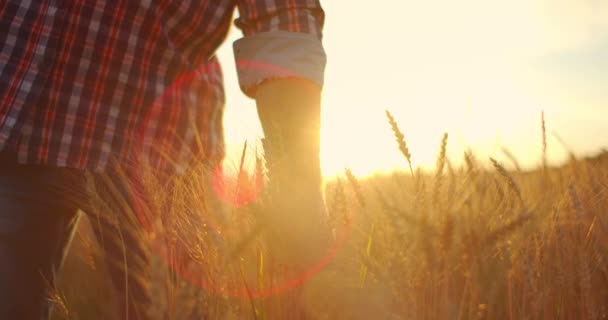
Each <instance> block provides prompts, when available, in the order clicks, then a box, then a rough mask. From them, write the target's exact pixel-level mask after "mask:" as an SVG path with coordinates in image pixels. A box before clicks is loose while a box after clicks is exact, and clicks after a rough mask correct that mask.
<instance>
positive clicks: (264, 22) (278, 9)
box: [234, 0, 326, 97]
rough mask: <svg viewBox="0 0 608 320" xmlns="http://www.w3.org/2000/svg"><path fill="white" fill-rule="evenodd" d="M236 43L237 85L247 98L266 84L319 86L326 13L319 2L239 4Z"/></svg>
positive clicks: (251, 0) (259, 0) (251, 1)
mask: <svg viewBox="0 0 608 320" xmlns="http://www.w3.org/2000/svg"><path fill="white" fill-rule="evenodd" d="M237 4H238V8H239V14H240V17H239V18H238V19H237V20H236V25H237V27H239V28H240V29H241V30H242V31H243V34H244V37H243V38H241V39H239V40H237V41H236V42H235V43H234V55H235V59H236V66H237V72H238V76H239V85H240V87H241V90H242V91H243V92H244V93H245V94H246V95H248V96H249V97H255V89H256V88H257V86H258V85H259V84H261V83H262V82H264V81H266V80H269V79H277V78H291V77H298V78H303V79H307V80H310V81H312V82H314V83H316V84H317V85H318V86H320V87H322V86H323V78H324V71H325V64H326V55H325V51H324V49H323V45H322V42H321V40H322V37H323V33H322V30H323V23H324V18H325V13H324V11H323V9H322V8H321V5H320V3H319V1H317V0H238V2H237Z"/></svg>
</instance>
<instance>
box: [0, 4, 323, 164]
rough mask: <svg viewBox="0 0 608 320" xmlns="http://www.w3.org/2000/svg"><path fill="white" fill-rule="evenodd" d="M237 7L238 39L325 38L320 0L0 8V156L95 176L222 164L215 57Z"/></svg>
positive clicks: (220, 102)
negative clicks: (133, 163)
mask: <svg viewBox="0 0 608 320" xmlns="http://www.w3.org/2000/svg"><path fill="white" fill-rule="evenodd" d="M235 8H238V9H239V12H240V18H239V19H237V21H236V25H237V26H238V27H239V28H240V29H242V31H243V33H244V34H245V36H248V35H253V34H256V33H260V32H268V31H290V32H302V33H309V34H313V35H315V36H317V38H319V39H320V38H321V28H322V25H323V11H322V9H321V7H320V5H319V2H318V1H317V0H139V1H136V0H3V1H0V30H2V31H1V32H0V150H2V149H5V148H8V149H10V150H14V151H15V152H17V153H18V159H19V162H21V163H31V164H48V165H54V166H61V167H74V168H81V169H92V170H95V171H103V170H104V169H106V168H107V166H108V165H109V164H110V163H112V161H118V162H119V163H125V162H127V161H128V160H129V159H132V157H133V156H134V153H135V152H137V153H138V154H139V152H138V151H140V150H144V151H147V152H149V153H146V154H148V155H149V156H151V157H160V158H164V157H167V156H168V155H169V157H170V158H171V163H174V164H175V163H177V164H179V163H183V162H184V161H187V160H188V159H189V158H190V157H191V156H192V155H197V156H203V157H204V158H205V159H221V157H223V149H224V148H223V134H222V131H223V129H222V112H223V104H224V93H223V89H222V74H221V70H220V67H219V65H218V62H217V60H216V58H215V57H214V52H215V50H216V49H217V48H218V46H219V45H220V44H221V43H222V42H223V41H224V39H225V37H226V34H227V32H228V30H229V27H230V24H231V22H232V14H233V11H234V10H235ZM140 147H141V148H140Z"/></svg>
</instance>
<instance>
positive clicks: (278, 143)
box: [255, 78, 331, 268]
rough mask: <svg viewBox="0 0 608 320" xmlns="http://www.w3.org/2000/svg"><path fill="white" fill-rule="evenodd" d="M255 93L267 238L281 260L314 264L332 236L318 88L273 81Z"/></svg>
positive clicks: (304, 83)
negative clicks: (264, 171)
mask: <svg viewBox="0 0 608 320" xmlns="http://www.w3.org/2000/svg"><path fill="white" fill-rule="evenodd" d="M255 97H256V101H257V107H258V114H259V117H260V121H261V123H262V127H263V129H264V135H265V145H264V152H265V156H266V162H267V167H268V171H269V172H268V175H269V179H270V181H269V187H268V190H269V193H270V198H271V199H270V201H271V203H270V206H271V209H270V210H268V212H267V213H266V214H265V217H264V218H266V219H265V221H264V223H267V224H268V226H267V228H268V230H269V233H268V236H269V237H270V239H269V241H270V242H272V243H271V246H272V247H273V248H274V249H275V251H278V252H274V254H277V255H279V256H280V257H282V258H283V259H286V260H288V261H284V262H285V263H287V264H290V265H292V266H294V267H298V268H306V267H312V266H313V265H314V264H316V263H318V262H319V261H320V259H322V258H323V256H325V255H326V254H327V250H328V246H329V245H330V238H331V237H330V234H331V233H330V230H329V227H328V223H327V214H326V211H325V205H324V202H323V196H322V191H321V182H322V178H321V166H320V160H319V145H320V127H321V122H320V118H321V116H320V114H321V103H320V102H321V90H320V88H319V87H318V86H317V85H316V84H314V83H312V82H310V81H307V80H302V79H295V78H294V79H291V78H290V79H276V80H269V81H266V82H264V83H262V84H261V85H260V86H259V87H258V88H257V90H256V94H255Z"/></svg>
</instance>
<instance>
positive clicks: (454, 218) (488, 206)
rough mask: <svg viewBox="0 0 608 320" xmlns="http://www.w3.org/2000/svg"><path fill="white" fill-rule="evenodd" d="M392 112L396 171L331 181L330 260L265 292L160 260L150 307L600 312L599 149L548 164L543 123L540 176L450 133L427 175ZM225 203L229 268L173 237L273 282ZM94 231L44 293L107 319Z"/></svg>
mask: <svg viewBox="0 0 608 320" xmlns="http://www.w3.org/2000/svg"><path fill="white" fill-rule="evenodd" d="M387 116H388V122H387V125H389V126H391V127H392V130H393V132H394V133H395V138H396V139H395V140H396V141H395V142H396V145H395V147H397V148H399V150H400V151H401V153H403V169H404V170H403V171H399V172H394V173H393V174H388V175H382V176H380V175H378V176H373V177H370V178H366V179H358V178H356V177H355V176H353V175H352V174H351V173H350V171H348V170H346V171H345V173H344V174H343V176H341V177H339V178H337V179H334V180H332V181H327V182H326V187H325V196H326V204H327V208H328V212H329V216H330V221H329V223H330V224H331V227H332V228H333V229H334V230H335V232H336V234H338V236H337V238H340V239H343V241H342V243H340V245H339V248H338V249H337V250H336V252H335V256H332V259H331V261H330V262H329V263H328V265H327V266H325V267H324V268H322V269H321V270H320V271H319V272H318V273H315V275H314V276H313V277H312V278H311V279H310V280H308V281H306V282H305V283H304V284H303V285H301V286H296V288H294V289H291V290H285V291H281V292H278V293H276V294H270V295H268V296H263V297H260V296H256V295H255V294H249V295H247V294H245V295H231V294H222V292H223V291H221V290H210V289H209V287H204V286H200V285H197V284H194V283H192V282H191V281H186V280H184V279H183V277H180V276H179V274H176V273H175V272H174V271H172V270H170V268H167V266H166V263H163V261H161V259H158V258H155V260H154V268H153V271H154V272H153V277H152V279H151V290H153V293H154V299H155V303H154V306H153V308H154V309H155V310H151V311H152V312H151V313H152V314H155V315H157V317H158V318H162V319H509V320H515V319H547V320H549V319H607V318H608V303H607V302H608V263H607V262H606V259H608V214H607V209H608V153H606V152H604V153H600V154H599V155H598V156H597V157H594V158H585V159H582V158H580V159H579V158H577V157H576V156H575V155H573V154H571V156H570V161H569V162H568V163H567V164H565V165H564V166H562V167H549V166H548V165H547V164H546V160H545V159H546V154H547V143H546V136H545V129H544V120H543V121H542V123H541V124H540V125H539V127H540V128H539V132H542V135H541V134H539V145H540V146H541V147H540V148H539V159H541V161H540V162H541V163H542V164H541V165H540V166H539V168H537V169H536V170H533V171H523V170H521V169H519V168H520V166H519V164H518V163H517V159H516V158H515V157H513V156H512V155H510V153H509V152H508V150H506V149H505V150H504V151H505V154H506V159H508V161H507V162H506V163H502V162H499V161H497V160H494V159H488V160H489V161H486V159H482V158H481V156H480V155H474V153H473V152H467V153H466V154H464V155H462V156H463V158H464V161H463V163H464V165H462V166H458V167H457V166H455V165H453V164H452V162H451V160H450V159H448V158H446V149H448V148H449V147H450V142H449V138H448V136H447V134H446V135H445V136H444V138H443V139H442V141H439V142H438V153H437V154H438V155H437V165H436V169H435V171H434V172H426V171H422V170H419V169H416V168H414V167H413V166H412V163H411V154H410V152H412V153H413V152H415V151H414V150H409V149H408V147H407V139H406V137H404V135H403V134H402V133H401V130H400V129H399V126H398V124H397V123H396V122H395V120H394V119H393V118H392V117H391V115H390V113H388V112H387ZM507 168H509V169H507ZM510 168H512V169H510ZM192 190H199V189H197V188H195V187H194V186H192V185H189V184H187V183H186V184H184V188H183V192H182V193H183V194H181V195H177V194H173V195H171V196H172V197H178V198H180V197H181V198H180V199H182V198H183V200H184V201H182V202H181V203H182V204H181V205H177V207H176V208H174V209H172V210H173V211H172V212H174V214H175V215H176V216H180V214H181V213H180V212H184V211H187V209H188V211H192V210H191V209H192V207H196V206H197V205H201V206H202V205H203V204H202V203H201V202H200V201H199V202H197V201H196V200H195V201H192V199H191V198H190V201H186V200H187V199H189V198H188V197H189V196H192V193H193V192H194V191H192ZM186 207H189V208H186ZM201 210H204V209H203V208H202V209H201ZM231 210H232V213H233V214H234V217H236V218H230V219H231V220H230V221H229V223H230V224H231V225H233V226H235V227H234V228H233V229H234V230H240V232H235V234H225V237H226V239H232V240H233V241H232V242H231V243H232V244H235V246H237V247H238V250H232V249H231V250H229V251H230V252H231V254H232V259H233V260H234V261H236V262H234V263H232V264H229V265H228V266H227V265H226V264H225V263H224V262H225V261H226V260H225V259H220V258H219V255H220V254H221V250H220V249H219V247H217V246H216V245H215V244H214V242H213V241H211V240H209V239H208V238H209V237H210V235H209V234H207V232H205V231H201V227H200V226H197V225H196V224H194V223H191V222H188V221H186V220H184V221H182V222H181V223H177V225H179V232H180V233H183V234H190V235H191V236H192V237H193V238H196V239H198V240H197V241H199V242H200V243H202V245H201V244H200V243H198V244H195V243H193V244H192V246H193V248H192V252H190V254H191V256H195V257H198V258H197V259H194V260H195V261H197V262H198V263H200V265H202V266H203V268H201V270H204V271H201V277H203V278H207V280H209V281H212V282H214V283H215V282H222V281H224V282H223V283H225V284H226V285H225V287H230V286H231V285H232V286H239V285H240V286H241V287H244V288H246V289H247V290H249V291H247V292H250V293H251V292H255V291H256V290H262V289H267V288H270V287H272V286H273V283H274V285H276V283H277V281H278V282H280V280H277V279H281V278H282V275H281V271H280V270H278V269H275V268H273V267H272V265H271V263H270V262H268V259H266V256H265V253H264V250H263V247H264V246H263V244H262V242H261V241H260V240H259V239H258V237H257V235H256V234H255V230H253V231H252V229H255V228H253V227H252V225H253V222H252V221H253V220H255V215H256V210H261V209H260V207H258V206H255V205H252V206H245V207H243V208H239V209H231ZM176 219H178V218H176ZM248 231H252V232H248ZM250 234H252V236H249V235H250ZM92 239H93V238H92V236H91V235H90V234H89V232H88V231H87V227H86V225H83V226H82V227H81V228H80V230H79V231H78V234H77V235H76V241H74V244H73V248H72V250H71V252H70V255H69V256H68V258H67V261H66V264H65V268H64V271H63V275H62V279H61V287H60V288H58V290H57V292H56V293H55V294H54V295H53V297H51V298H52V299H53V300H55V301H56V302H57V303H56V307H55V310H54V319H115V318H116V314H115V312H116V311H115V310H114V309H113V308H112V305H113V302H112V291H111V290H110V288H109V285H108V284H107V282H108V280H107V274H105V272H104V268H103V263H102V261H103V256H102V255H101V254H100V250H99V247H98V245H97V244H96V243H95V242H94V241H93V240H92ZM200 247H205V248H206V249H201V248H200ZM233 249H234V248H233ZM222 250H224V249H222ZM197 252H198V253H199V254H197ZM220 261H224V262H220ZM222 287H224V286H222ZM214 288H215V287H214ZM226 292H229V291H224V293H226ZM156 309H158V310H156Z"/></svg>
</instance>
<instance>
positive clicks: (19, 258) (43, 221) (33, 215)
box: [0, 151, 150, 320]
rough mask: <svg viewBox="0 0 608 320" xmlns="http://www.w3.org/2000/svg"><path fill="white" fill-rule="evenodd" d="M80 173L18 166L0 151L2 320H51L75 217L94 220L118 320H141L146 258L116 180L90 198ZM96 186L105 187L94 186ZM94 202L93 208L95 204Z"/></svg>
mask: <svg viewBox="0 0 608 320" xmlns="http://www.w3.org/2000/svg"><path fill="white" fill-rule="evenodd" d="M91 179H93V180H99V181H108V179H109V180H110V181H111V180H112V178H111V176H110V177H108V176H107V175H106V176H104V177H101V176H99V175H96V174H86V173H85V172H84V171H82V170H77V169H70V168H57V167H50V166H36V165H21V164H17V163H16V161H15V155H14V154H13V153H10V152H6V151H4V152H0V319H19V320H29V319H36V320H38V319H48V318H49V313H50V310H51V307H52V302H50V301H51V300H52V299H49V296H50V295H51V294H52V292H53V290H54V288H55V285H56V282H57V278H58V274H59V271H60V270H61V266H62V263H63V260H64V257H65V255H66V252H67V250H68V248H69V244H70V240H71V238H72V235H73V234H74V231H75V227H76V225H77V222H78V218H79V213H78V212H79V210H82V211H84V212H86V213H87V214H88V215H89V218H90V220H91V226H92V227H93V230H94V233H95V236H96V237H97V239H98V241H99V242H100V244H101V246H102V247H103V251H104V252H105V253H107V254H106V255H105V260H106V265H107V267H108V271H109V272H110V276H111V278H112V281H113V284H114V287H115V288H116V293H117V294H116V300H117V303H119V304H120V306H121V318H125V319H126V318H128V319H146V316H145V310H147V309H148V308H149V303H150V296H149V290H148V289H147V286H148V281H147V276H148V271H147V268H148V266H149V254H148V252H147V249H146V247H145V242H144V241H141V240H142V239H141V238H140V237H141V236H142V234H141V228H140V227H138V223H137V222H136V221H137V219H135V217H134V216H133V211H132V206H131V205H130V203H131V201H130V192H129V185H128V184H126V183H123V184H121V183H120V182H117V181H121V179H114V181H115V182H117V183H114V184H112V185H111V186H110V187H108V188H107V189H111V190H102V191H111V192H100V193H99V197H95V199H92V198H94V197H92V196H91V192H90V191H91V187H90V186H91V183H92V181H91ZM93 185H94V186H95V185H98V186H101V187H100V188H101V189H103V188H104V187H103V186H104V185H106V186H107V184H104V183H100V182H98V181H94V182H93ZM92 202H95V204H92Z"/></svg>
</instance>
